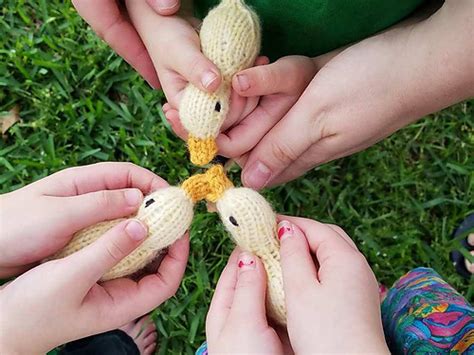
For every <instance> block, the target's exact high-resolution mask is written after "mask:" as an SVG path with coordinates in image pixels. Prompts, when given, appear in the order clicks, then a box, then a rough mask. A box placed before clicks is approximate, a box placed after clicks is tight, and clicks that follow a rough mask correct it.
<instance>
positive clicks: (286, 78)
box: [163, 56, 318, 158]
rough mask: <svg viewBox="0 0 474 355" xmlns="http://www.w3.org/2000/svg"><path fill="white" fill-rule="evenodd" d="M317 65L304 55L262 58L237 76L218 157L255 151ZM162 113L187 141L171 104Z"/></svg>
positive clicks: (177, 132) (219, 142) (286, 110)
mask: <svg viewBox="0 0 474 355" xmlns="http://www.w3.org/2000/svg"><path fill="white" fill-rule="evenodd" d="M317 64H318V63H316V62H315V61H314V60H313V59H311V58H309V57H303V56H288V57H284V58H281V59H279V60H277V61H276V62H275V63H272V64H266V60H265V59H263V58H259V59H258V60H257V63H256V66H255V67H253V68H250V69H246V70H243V71H242V72H240V73H238V74H237V75H236V76H235V77H234V79H233V82H232V86H233V92H232V97H231V108H230V111H229V115H228V117H227V119H226V121H225V123H224V125H223V126H222V133H221V134H220V135H219V136H218V137H217V145H218V147H219V154H220V155H223V156H226V157H229V158H238V157H240V156H241V155H243V154H245V153H247V152H248V151H250V150H251V149H253V148H254V147H255V146H256V145H257V143H258V142H259V141H260V140H261V139H262V137H264V136H265V134H267V133H268V131H269V130H270V129H271V128H273V126H275V124H277V122H278V121H279V120H280V119H281V118H282V117H283V116H285V114H286V113H287V112H288V110H289V109H290V108H291V107H292V106H293V105H294V104H295V102H296V101H298V99H299V97H300V95H301V93H302V92H303V91H304V90H305V89H306V87H307V86H308V84H309V83H310V81H311V80H312V79H313V77H314V75H315V74H316V72H317V68H318V65H317ZM259 98H260V99H259ZM258 99H259V101H258V105H257V106H255V105H254V104H253V102H252V104H250V105H249V104H248V103H250V101H247V105H245V103H242V101H243V100H258ZM236 102H237V104H235V103H236ZM163 110H164V111H165V115H166V118H167V119H168V121H169V122H170V124H171V126H172V127H173V130H174V131H175V133H176V134H177V135H178V136H180V137H181V138H183V139H186V134H187V132H186V130H185V129H184V127H183V126H182V125H181V123H180V120H179V114H178V111H177V110H173V109H172V108H171V107H170V106H169V105H165V106H164V107H163Z"/></svg>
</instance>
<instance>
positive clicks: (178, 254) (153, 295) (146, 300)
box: [122, 234, 189, 316]
mask: <svg viewBox="0 0 474 355" xmlns="http://www.w3.org/2000/svg"><path fill="white" fill-rule="evenodd" d="M188 255H189V235H188V234H186V235H185V236H183V237H182V238H181V239H179V240H178V241H176V242H175V243H174V244H173V245H171V246H170V248H169V249H168V252H167V254H166V256H165V257H164V259H163V261H162V262H161V265H160V267H159V269H158V271H157V272H156V273H155V274H152V275H147V276H145V277H144V278H142V279H141V280H140V281H139V282H138V285H137V287H136V289H134V290H133V292H132V293H130V294H128V295H127V296H126V298H127V299H124V300H122V301H123V302H124V309H125V310H126V309H129V310H134V309H135V308H138V310H139V313H138V314H136V316H139V315H140V314H145V313H147V312H150V311H151V310H152V309H154V308H156V307H157V306H159V305H160V304H162V303H163V302H165V301H166V300H168V299H169V298H170V297H172V296H173V295H174V294H175V293H176V291H177V290H178V287H179V285H180V283H181V280H182V278H183V275H184V271H185V270H186V263H187V262H188ZM138 304H139V305H140V306H139V307H137V305H138Z"/></svg>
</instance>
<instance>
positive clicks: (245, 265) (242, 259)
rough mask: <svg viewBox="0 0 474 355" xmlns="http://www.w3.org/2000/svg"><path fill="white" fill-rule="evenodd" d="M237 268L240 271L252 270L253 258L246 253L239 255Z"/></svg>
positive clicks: (253, 265)
mask: <svg viewBox="0 0 474 355" xmlns="http://www.w3.org/2000/svg"><path fill="white" fill-rule="evenodd" d="M237 266H238V267H239V269H240V270H241V271H244V270H254V269H255V266H256V263H255V256H253V255H252V254H250V253H246V252H244V253H241V254H240V255H239V262H238V263H237Z"/></svg>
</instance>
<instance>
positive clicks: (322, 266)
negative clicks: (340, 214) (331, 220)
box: [278, 216, 388, 354]
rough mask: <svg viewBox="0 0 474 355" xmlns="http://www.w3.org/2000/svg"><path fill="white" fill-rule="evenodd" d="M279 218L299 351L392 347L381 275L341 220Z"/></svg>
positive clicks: (367, 350) (291, 329)
mask: <svg viewBox="0 0 474 355" xmlns="http://www.w3.org/2000/svg"><path fill="white" fill-rule="evenodd" d="M280 220H281V222H280V223H279V225H278V228H279V229H278V235H279V236H280V243H281V249H280V255H281V266H282V270H283V282H284V289H285V296H286V306H287V313H288V334H289V336H290V342H291V345H292V347H293V349H294V351H295V353H296V354H310V353H313V354H316V353H335V352H337V353H377V354H379V353H388V348H387V345H386V343H385V339H384V334H383V329H382V320H381V314H380V300H379V295H378V286H377V281H376V279H375V276H374V274H373V272H372V270H371V269H370V267H369V265H368V264H367V261H366V260H365V258H364V256H363V255H362V254H361V253H360V252H359V251H358V250H357V248H356V246H355V244H354V242H353V241H352V240H351V239H350V238H349V236H348V235H347V234H346V233H345V232H344V231H343V230H342V229H341V228H339V227H337V226H333V225H327V224H322V223H318V222H315V221H312V220H308V219H303V218H293V217H285V216H281V217H280ZM315 260H316V262H315Z"/></svg>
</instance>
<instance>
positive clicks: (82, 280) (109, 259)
mask: <svg viewBox="0 0 474 355" xmlns="http://www.w3.org/2000/svg"><path fill="white" fill-rule="evenodd" d="M147 233H148V228H147V227H146V226H145V225H144V224H143V223H142V222H140V221H139V220H136V219H130V220H127V221H123V222H121V223H119V224H118V225H116V226H115V227H113V228H112V229H110V230H108V231H107V232H106V233H105V234H104V235H103V236H102V237H100V238H99V239H98V240H97V241H96V242H94V243H92V244H91V245H89V246H87V247H85V248H84V249H82V250H80V251H79V252H77V253H74V254H72V255H71V256H69V257H67V258H66V259H65V261H66V262H67V266H66V267H65V269H68V272H67V273H68V275H69V277H74V279H75V280H77V281H78V286H79V287H83V288H86V289H89V288H90V286H91V285H92V284H94V283H95V282H97V281H98V280H99V279H100V278H101V277H102V275H104V274H105V273H106V272H107V271H109V270H110V269H112V268H113V267H114V266H115V265H117V264H118V263H119V262H120V261H121V260H122V259H123V258H125V257H126V256H127V255H128V254H130V253H131V252H132V251H133V250H135V249H136V248H137V247H138V246H139V245H140V244H141V243H142V241H143V240H144V239H145V238H146V237H147ZM71 275H74V276H71Z"/></svg>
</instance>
